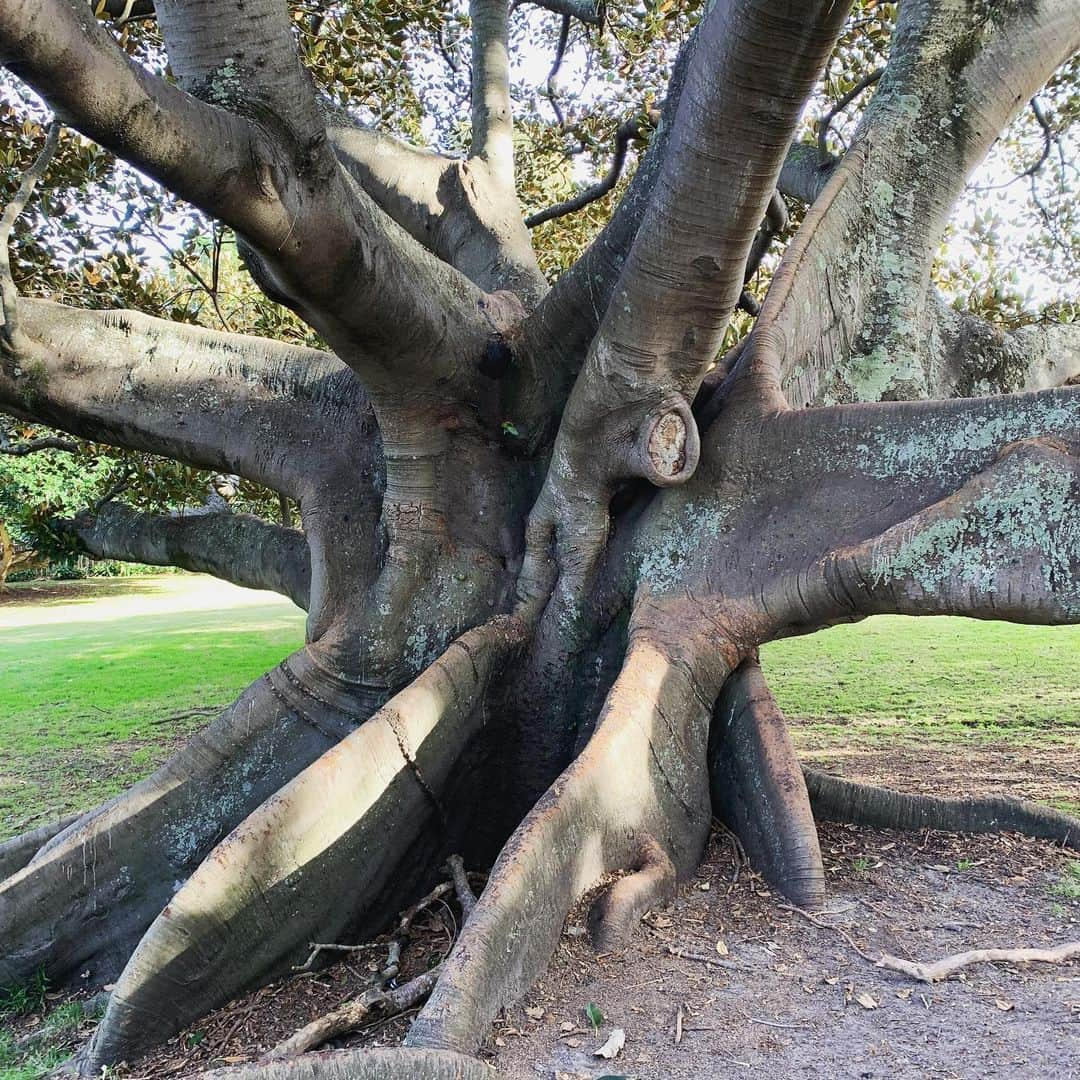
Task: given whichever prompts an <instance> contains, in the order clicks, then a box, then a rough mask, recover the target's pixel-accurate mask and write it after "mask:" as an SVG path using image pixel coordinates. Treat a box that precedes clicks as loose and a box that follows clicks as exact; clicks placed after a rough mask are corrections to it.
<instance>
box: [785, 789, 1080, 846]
mask: <svg viewBox="0 0 1080 1080" xmlns="http://www.w3.org/2000/svg"><path fill="white" fill-rule="evenodd" d="M803 772H804V775H805V777H806V787H807V791H808V792H809V794H810V803H811V805H812V806H813V809H814V815H815V816H816V817H818V818H820V819H822V820H824V821H839V822H843V823H845V824H849V825H868V826H870V827H872V828H875V829H906V830H910V831H919V830H922V829H933V830H935V831H939V832H957V833H984V832H1018V833H1024V834H1025V835H1027V836H1034V837H1038V838H1039V839H1042V840H1054V841H1056V842H1057V843H1059V844H1061V845H1062V846H1063V847H1067V848H1072V849H1073V850H1074V851H1080V819H1077V818H1074V817H1070V816H1069V815H1068V814H1063V813H1061V812H1060V811H1058V810H1052V809H1050V808H1049V807H1046V806H1039V805H1038V804H1037V803H1033V802H1028V801H1026V800H1024V799H1014V798H1011V797H1010V796H1007V795H981V796H975V797H969V798H958V799H943V798H939V797H937V796H935V795H908V794H905V793H903V792H900V791H892V790H891V789H889V788H883V787H875V786H874V785H872V784H856V783H854V782H852V781H851V780H843V779H841V778H840V777H839V776H831V775H829V774H828V773H824V772H819V771H818V770H817V769H804V770H803Z"/></svg>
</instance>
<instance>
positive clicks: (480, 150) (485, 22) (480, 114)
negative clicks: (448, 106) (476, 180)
mask: <svg viewBox="0 0 1080 1080" xmlns="http://www.w3.org/2000/svg"><path fill="white" fill-rule="evenodd" d="M469 15H470V17H471V19H472V156H473V157H478V158H481V159H482V160H483V161H484V162H485V163H486V164H487V165H488V167H489V168H490V169H491V171H492V173H493V174H494V176H495V177H497V179H498V180H499V182H500V183H501V184H502V185H504V186H505V187H508V188H511V189H512V188H513V184H514V119H513V112H512V108H511V104H510V39H509V30H508V23H507V5H506V0H470V3H469Z"/></svg>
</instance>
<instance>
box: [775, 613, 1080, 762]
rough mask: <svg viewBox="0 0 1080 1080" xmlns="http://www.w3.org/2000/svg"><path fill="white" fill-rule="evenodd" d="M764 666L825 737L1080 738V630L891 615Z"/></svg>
mask: <svg viewBox="0 0 1080 1080" xmlns="http://www.w3.org/2000/svg"><path fill="white" fill-rule="evenodd" d="M761 655H762V663H763V665H764V668H765V673H766V675H767V677H768V680H769V685H770V686H771V687H772V689H773V692H774V693H775V695H776V697H777V700H778V702H779V704H780V706H781V707H782V708H783V709H784V711H785V712H786V713H787V715H788V717H789V718H790V719H791V720H792V721H795V722H798V723H799V725H800V727H801V729H802V730H804V731H813V732H815V733H816V734H817V735H819V736H824V735H831V736H834V737H837V738H850V737H851V736H852V733H853V730H855V731H857V733H858V737H859V738H860V739H893V738H896V737H911V738H918V739H920V740H925V739H931V740H934V741H938V742H948V741H951V740H956V739H964V740H967V739H970V738H972V737H975V738H983V739H1038V740H1039V741H1040V742H1044V743H1048V742H1063V743H1069V744H1074V743H1075V742H1076V740H1077V738H1078V736H1080V626H1016V625H1013V624H1010V623H1000V622H982V621H979V620H975V619H958V618H945V617H938V618H922V619H913V618H905V617H903V616H893V615H882V616H877V617H875V618H873V619H867V620H865V621H864V622H861V623H854V624H848V625H844V626H835V627H832V628H831V629H829V630H824V631H822V632H820V633H818V634H814V635H812V636H810V637H800V638H786V639H784V640H782V641H775V642H772V643H771V644H769V645H766V646H765V647H764V648H763V649H762V650H761Z"/></svg>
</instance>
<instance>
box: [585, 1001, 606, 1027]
mask: <svg viewBox="0 0 1080 1080" xmlns="http://www.w3.org/2000/svg"><path fill="white" fill-rule="evenodd" d="M585 1015H586V1016H587V1017H588V1018H589V1023H590V1024H592V1026H593V1030H594V1031H599V1030H600V1025H601V1024H602V1023H603V1022H604V1014H603V1013H602V1012H601V1011H600V1007H599V1006H598V1005H596V1004H595V1003H594V1002H592V1001H590V1002H589V1004H588V1005H586V1006H585Z"/></svg>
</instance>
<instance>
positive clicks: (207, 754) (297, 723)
mask: <svg viewBox="0 0 1080 1080" xmlns="http://www.w3.org/2000/svg"><path fill="white" fill-rule="evenodd" d="M305 663H307V660H306V658H305V654H304V653H303V652H301V653H297V654H296V655H295V656H293V657H291V658H290V659H289V660H287V661H286V662H285V663H283V664H282V665H281V666H280V667H279V668H277V669H275V670H274V671H272V672H270V673H269V674H268V675H266V676H264V677H263V678H262V679H260V680H258V682H256V683H253V684H252V685H251V686H250V687H249V688H248V689H247V690H246V691H245V692H244V693H243V694H242V695H241V696H240V698H239V699H238V700H237V701H236V702H235V703H234V704H233V705H232V706H230V707H229V708H228V709H227V710H226V711H225V712H224V713H223V714H222V715H221V716H220V717H219V718H218V719H217V720H216V721H214V723H213V724H211V725H210V726H209V727H208V728H206V730H204V731H203V732H201V733H199V734H198V735H196V736H195V737H194V738H192V739H191V740H190V742H189V743H188V744H187V745H186V746H185V747H184V748H183V749H182V750H181V751H180V752H179V753H177V754H175V755H174V756H173V757H172V758H171V759H170V760H169V761H167V762H166V763H165V764H164V765H163V766H162V767H161V768H160V769H158V770H157V772H155V773H154V774H153V775H152V776H150V777H148V778H147V779H146V780H143V781H142V782H141V783H139V784H136V785H135V786H134V787H132V788H130V789H129V790H128V791H126V792H124V793H123V794H121V795H119V796H117V797H116V798H115V799H112V800H111V801H110V802H107V803H105V804H104V805H103V806H101V807H99V808H98V809H97V810H95V811H93V812H91V813H90V814H87V815H85V816H83V817H81V818H79V819H78V820H77V821H75V822H74V823H73V824H71V825H69V826H68V827H67V828H65V829H63V830H62V831H60V832H58V833H56V834H55V835H54V836H53V837H52V838H51V839H49V840H48V841H47V842H46V843H45V844H44V846H42V847H41V848H40V850H38V852H37V853H36V854H35V855H34V857H33V858H32V859H31V860H30V861H29V862H28V863H27V864H26V865H25V866H23V867H22V868H21V869H20V870H18V871H17V872H16V873H15V874H13V875H12V876H11V877H9V878H7V879H6V880H4V881H3V882H0V941H2V942H3V945H4V947H3V950H2V952H0V985H3V984H7V983H18V982H21V981H24V980H25V979H26V978H27V977H28V976H29V975H30V974H31V972H33V971H35V970H36V969H37V968H39V967H42V966H43V967H44V968H45V972H46V974H47V975H48V976H49V978H50V979H52V980H53V981H54V982H63V981H64V980H65V979H67V978H70V977H72V976H73V975H74V974H76V973H82V972H84V971H86V970H89V971H90V973H91V977H92V979H93V981H95V982H107V981H109V980H111V979H113V978H115V976H116V975H117V974H118V973H119V971H120V970H121V968H122V967H123V966H124V964H125V963H126V962H127V960H128V957H129V956H130V955H131V952H132V950H133V949H134V948H135V945H136V944H137V942H138V940H139V938H140V936H141V935H142V933H143V931H144V930H145V929H146V927H147V926H149V925H150V923H151V922H152V921H153V919H154V918H155V916H156V915H157V914H158V912H160V911H161V909H162V908H163V907H164V906H165V904H166V902H167V901H168V899H169V897H170V896H171V895H172V894H173V892H174V891H175V890H176V889H177V888H178V887H179V885H180V883H182V882H183V881H184V880H185V879H186V878H187V877H188V875H189V874H190V873H191V872H192V870H194V868H195V867H196V866H197V865H198V864H199V862H200V861H201V860H202V859H203V858H204V857H205V855H206V854H207V853H208V852H209V851H210V849H211V848H212V847H213V846H214V844H216V843H217V842H218V841H219V840H220V839H221V838H222V837H223V836H224V835H225V834H226V833H228V832H229V830H230V829H232V828H233V827H234V826H235V825H236V824H237V823H238V822H240V821H241V820H243V818H244V816H245V815H246V814H247V813H248V812H249V811H250V810H251V809H252V808H253V807H255V806H258V805H259V803H261V802H262V801H263V800H264V799H266V798H267V797H268V796H269V795H271V794H272V793H273V792H274V791H276V790H277V789H278V788H280V787H281V785H282V784H284V783H286V782H287V781H288V780H289V779H291V778H292V777H293V776H294V775H295V774H296V773H297V772H298V771H299V770H300V769H302V768H303V767H304V766H306V765H307V764H309V763H310V762H311V761H313V760H314V759H315V758H317V757H318V756H319V754H321V753H323V751H325V750H326V749H327V748H328V747H329V746H331V745H333V743H334V742H336V741H337V740H338V739H339V738H341V736H342V735H344V734H346V733H347V732H348V731H351V730H352V729H353V727H354V726H355V723H356V719H357V718H356V717H355V716H346V715H343V714H340V713H339V712H337V711H336V710H333V709H331V708H329V707H327V706H324V705H323V704H322V703H321V702H319V701H316V700H315V699H312V698H310V697H309V696H306V695H304V694H303V693H302V692H301V691H300V689H299V679H298V675H297V670H298V669H299V670H300V671H301V673H302V667H303V665H304V664H305Z"/></svg>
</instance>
